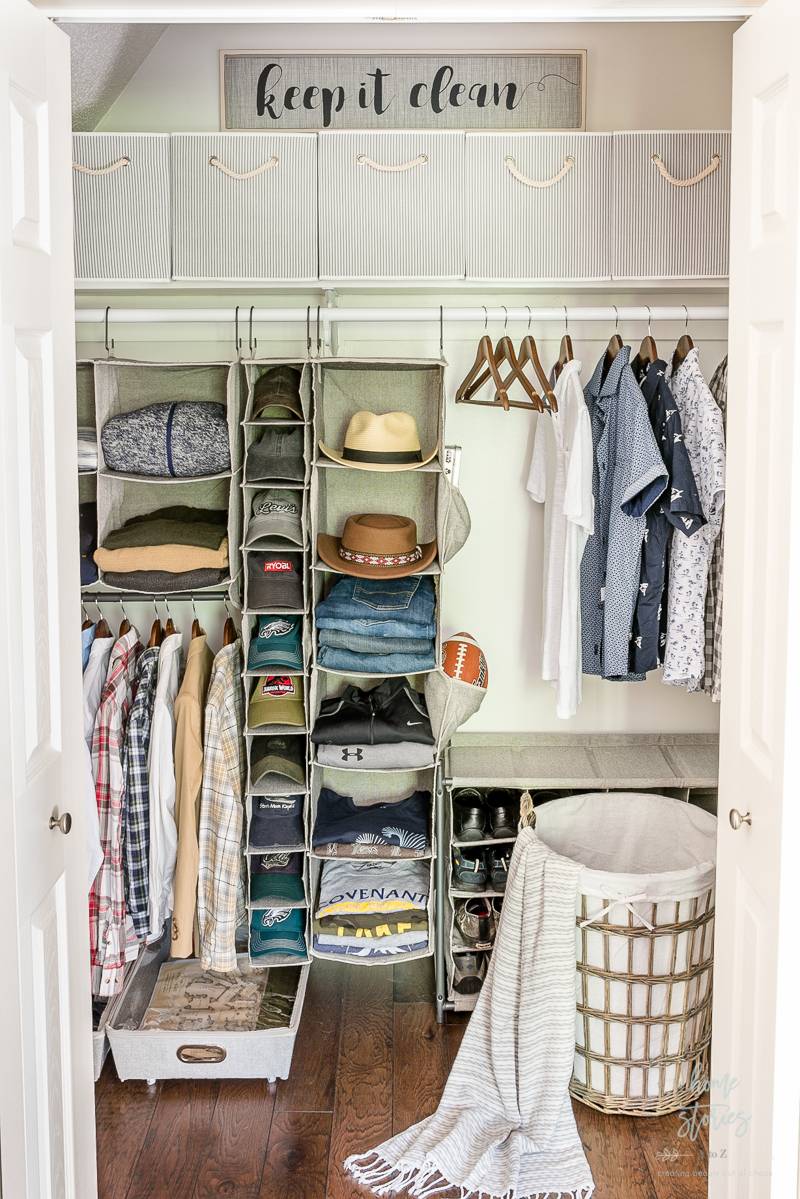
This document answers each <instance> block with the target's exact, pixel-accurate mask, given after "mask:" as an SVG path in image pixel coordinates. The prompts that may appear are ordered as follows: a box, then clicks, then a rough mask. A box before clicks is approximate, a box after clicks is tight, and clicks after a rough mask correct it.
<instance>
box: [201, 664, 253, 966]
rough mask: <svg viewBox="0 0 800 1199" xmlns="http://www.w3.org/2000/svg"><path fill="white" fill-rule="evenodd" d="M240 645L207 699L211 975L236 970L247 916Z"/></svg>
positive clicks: (206, 907)
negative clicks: (238, 932)
mask: <svg viewBox="0 0 800 1199" xmlns="http://www.w3.org/2000/svg"><path fill="white" fill-rule="evenodd" d="M241 672H242V645H241V641H236V642H234V644H233V645H226V646H223V648H222V649H221V650H220V651H219V653H218V654H217V656H216V658H215V659H214V665H213V667H212V672H211V682H210V684H209V688H208V696H207V698H206V713H205V717H206V719H205V743H204V746H203V790H202V795H201V799H200V831H199V836H198V842H199V851H200V862H199V870H198V888H197V918H198V924H199V927H200V957H201V960H202V963H203V966H204V967H205V969H207V970H221V971H229V970H235V969H236V928H237V926H238V925H239V924H240V923H241V921H242V920H243V919H244V917H245V914H246V906H245V897H244V880H243V873H242V872H243V867H244V858H243V846H242V835H243V831H244V803H243V795H244V777H245V750H244V739H243V729H244V692H243V688H242V682H241Z"/></svg>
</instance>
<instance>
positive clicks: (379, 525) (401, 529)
mask: <svg viewBox="0 0 800 1199" xmlns="http://www.w3.org/2000/svg"><path fill="white" fill-rule="evenodd" d="M317 552H318V554H319V556H320V558H321V559H322V561H323V562H324V563H325V564H326V565H327V566H332V567H333V568H334V569H335V570H340V571H342V572H343V573H344V574H346V575H355V576H356V577H357V578H359V579H401V578H403V577H404V576H406V575H413V574H416V573H417V571H420V570H424V568H425V567H426V566H429V565H430V563H431V562H432V561H433V559H434V558H435V557H436V542H435V541H429V542H427V543H426V544H425V545H419V544H418V542H417V526H416V525H415V524H414V521H413V520H410V519H409V518H408V517H407V516H383V515H376V514H371V513H369V514H365V515H363V516H348V518H347V520H346V521H345V525H344V531H343V533H342V535H341V537H331V536H330V535H329V534H328V533H320V534H319V536H318V537H317Z"/></svg>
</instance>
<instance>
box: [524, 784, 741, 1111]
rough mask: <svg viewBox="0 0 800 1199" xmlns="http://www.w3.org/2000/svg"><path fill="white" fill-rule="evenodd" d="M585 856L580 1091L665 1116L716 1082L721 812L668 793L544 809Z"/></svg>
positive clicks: (574, 852) (540, 823) (552, 841)
mask: <svg viewBox="0 0 800 1199" xmlns="http://www.w3.org/2000/svg"><path fill="white" fill-rule="evenodd" d="M535 823H536V831H537V833H538V835H539V837H540V838H541V839H542V841H544V842H545V844H547V845H548V846H550V848H551V849H553V850H555V852H557V853H560V854H562V855H563V856H564V857H568V858H571V859H573V860H574V861H578V862H580V863H581V865H582V866H583V868H584V869H583V872H582V874H581V877H580V883H579V889H578V896H577V902H576V935H575V944H576V964H577V976H576V989H577V1016H576V1037H575V1042H576V1044H575V1064H574V1068H573V1075H572V1082H571V1085H570V1090H571V1092H572V1094H573V1095H574V1096H575V1097H576V1098H577V1099H580V1100H581V1101H582V1102H583V1103H586V1104H588V1105H589V1106H590V1107H593V1108H596V1109H597V1110H598V1111H603V1112H610V1113H622V1114H626V1115H631V1116H660V1115H665V1114H666V1113H667V1112H672V1111H676V1110H677V1109H678V1108H681V1107H685V1106H686V1104H688V1103H691V1102H692V1101H693V1100H695V1099H697V1098H698V1096H700V1095H701V1094H702V1093H703V1091H704V1090H705V1089H706V1087H707V1083H708V1062H709V1047H710V1041H711V996H712V958H713V947H714V944H713V943H714V874H715V870H714V860H715V846H716V824H717V822H716V818H715V817H714V816H712V815H710V814H709V813H708V812H705V811H703V810H702V809H700V808H697V807H694V806H692V805H690V804H688V803H684V802H681V801H680V800H676V799H670V798H669V797H667V796H663V795H644V794H636V793H631V792H616V793H614V792H612V793H595V794H589V795H573V796H569V797H567V798H564V799H554V800H551V801H550V802H549V803H545V804H542V805H541V807H537V808H536V810H535Z"/></svg>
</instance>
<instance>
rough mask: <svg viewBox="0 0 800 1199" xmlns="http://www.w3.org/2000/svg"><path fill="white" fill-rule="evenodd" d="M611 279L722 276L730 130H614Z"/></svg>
mask: <svg viewBox="0 0 800 1199" xmlns="http://www.w3.org/2000/svg"><path fill="white" fill-rule="evenodd" d="M613 143H614V144H613V169H612V174H613V179H614V201H613V204H614V247H613V274H614V277H615V278H617V279H637V278H638V279H643V278H645V279H683V278H716V277H719V276H725V275H727V274H728V239H729V224H730V145H731V135H730V133H721V132H708V133H707V132H702V133H666V132H664V131H663V130H658V131H655V132H652V133H615V134H614V135H613Z"/></svg>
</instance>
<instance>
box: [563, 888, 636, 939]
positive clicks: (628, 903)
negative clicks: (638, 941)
mask: <svg viewBox="0 0 800 1199" xmlns="http://www.w3.org/2000/svg"><path fill="white" fill-rule="evenodd" d="M641 899H647V895H646V894H645V893H644V891H642V892H641V894H639V895H617V896H615V898H614V899H612V900H611V901H610V902H609V903H608V904H607V905H606V906H605V907H604V908H603V909H602V911H600V912H595V914H594V916H590V917H589V919H588V920H582V921H581V923H580V925H579V926H578V927H579V928H588V927H589V925H590V924H595V923H596V922H597V921H598V920H602V919H603V917H604V916H607V915H608V913H609V912H610V911H611V909H612V908H613V907H616V905H617V904H618V903H621V904H622V906H623V907H625V908H627V909H628V911H629V912H630V914H631V916H633V917H634V918H635V919H636V920H638V921H639V923H640V924H642V925H643V926H644V927H645V928H646V929H647V930H648V931H649V932H652V931H653V929H654V927H655V925H653V924H651V923H650V921H649V920H645V918H644V916H643V915H642V913H641V912H637V911H636V908H635V907H633V904H634V903H636V901H637V900H641Z"/></svg>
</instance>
